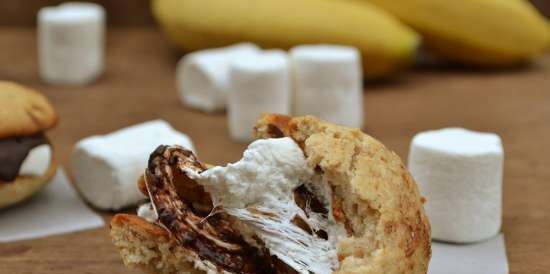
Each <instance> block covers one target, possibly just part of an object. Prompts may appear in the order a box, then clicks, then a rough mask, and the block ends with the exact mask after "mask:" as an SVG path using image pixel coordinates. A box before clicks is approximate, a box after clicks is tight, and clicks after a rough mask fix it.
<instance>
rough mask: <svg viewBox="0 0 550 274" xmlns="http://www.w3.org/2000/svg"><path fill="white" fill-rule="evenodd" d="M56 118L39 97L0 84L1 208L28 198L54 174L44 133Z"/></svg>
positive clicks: (29, 91) (4, 83)
mask: <svg viewBox="0 0 550 274" xmlns="http://www.w3.org/2000/svg"><path fill="white" fill-rule="evenodd" d="M57 119H58V118H57V114H56V112H55V110H54V109H53V107H52V105H51V104H50V102H49V101H48V100H47V99H46V97H44V96H43V95H42V94H40V93H39V92H37V91H34V90H32V89H29V88H26V87H23V86H21V85H18V84H16V83H13V82H7V81H0V208H4V207H7V206H10V205H13V204H16V203H18V202H21V201H23V200H25V199H27V198H29V197H30V196H32V195H33V194H34V193H36V192H37V191H38V190H40V189H41V188H42V187H43V186H44V185H46V184H47V183H48V181H49V180H50V179H51V178H52V177H53V175H54V174H55V170H56V164H55V161H54V158H53V151H52V146H51V144H50V142H49V141H48V139H47V137H46V135H45V133H44V132H45V131H46V130H48V129H50V128H52V127H54V126H55V125H56V123H57Z"/></svg>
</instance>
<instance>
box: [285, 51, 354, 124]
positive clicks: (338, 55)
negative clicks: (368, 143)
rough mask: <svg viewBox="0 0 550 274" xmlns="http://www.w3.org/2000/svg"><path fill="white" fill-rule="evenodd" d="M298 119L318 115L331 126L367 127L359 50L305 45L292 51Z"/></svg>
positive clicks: (295, 112) (295, 104) (294, 108)
mask: <svg viewBox="0 0 550 274" xmlns="http://www.w3.org/2000/svg"><path fill="white" fill-rule="evenodd" d="M290 59H291V62H292V68H293V79H292V81H293V89H294V93H295V94H294V105H293V112H294V115H315V116H317V117H319V118H322V119H324V120H327V121H329V122H333V123H337V124H341V125H346V126H350V127H356V128H361V127H362V126H363V82H362V81H363V78H362V75H363V74H362V68H361V55H360V53H359V51H358V50H357V49H356V48H353V47H347V46H337V45H302V46H297V47H294V48H292V49H291V50H290Z"/></svg>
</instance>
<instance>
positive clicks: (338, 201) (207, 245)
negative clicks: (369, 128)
mask: <svg viewBox="0 0 550 274" xmlns="http://www.w3.org/2000/svg"><path fill="white" fill-rule="evenodd" d="M255 131H256V135H257V136H258V137H260V138H262V139H260V140H257V141H255V142H253V143H252V144H250V145H249V147H248V148H247V150H246V151H245V152H244V155H243V158H242V159H241V160H240V161H238V162H236V163H232V164H228V165H226V166H216V167H209V166H207V165H205V164H204V163H201V162H200V161H199V160H198V159H197V158H196V157H195V155H194V154H193V153H192V152H191V151H189V150H186V149H184V148H182V147H179V146H160V147H158V148H157V149H156V150H155V151H154V152H153V153H152V154H151V156H150V159H149V163H148V168H147V170H146V171H145V174H144V176H143V178H142V179H141V180H140V181H139V182H138V186H139V189H140V190H141V191H142V192H144V194H146V195H147V196H148V197H149V199H150V203H149V204H145V205H143V206H141V207H140V208H139V210H138V212H139V216H135V215H127V214H118V215H116V216H115V217H114V218H113V220H112V222H111V236H112V238H113V242H114V244H115V245H116V246H117V248H118V249H119V251H120V253H121V255H122V258H123V260H124V262H125V264H126V265H128V266H132V267H139V268H142V269H145V270H146V271H149V272H152V273H300V274H310V273H315V274H330V273H426V271H427V266H428V261H429V259H430V255H431V248H430V228H429V224H428V220H427V219H426V216H425V214H424V210H423V208H422V198H421V197H420V195H419V193H418V190H417V188H416V184H415V183H414V181H413V179H412V177H411V176H410V174H409V173H408V171H406V169H405V168H404V166H403V164H402V162H401V160H400V159H399V158H398V157H397V156H396V155H395V154H394V153H393V152H391V151H389V150H388V149H386V148H385V147H384V146H383V145H382V144H380V143H379V142H378V141H376V140H374V139H373V138H371V137H370V136H368V135H366V134H364V133H362V132H361V131H359V130H356V129H351V128H347V127H341V126H336V125H332V124H329V123H326V122H324V121H321V120H318V119H317V118H314V117H310V116H306V117H297V118H290V117H287V116H281V115H275V114H267V115H264V116H263V117H262V118H261V119H260V120H259V121H258V123H257V126H256V128H255Z"/></svg>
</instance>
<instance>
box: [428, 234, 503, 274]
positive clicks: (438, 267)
mask: <svg viewBox="0 0 550 274" xmlns="http://www.w3.org/2000/svg"><path fill="white" fill-rule="evenodd" d="M428 274H508V260H507V259H506V248H505V244H504V237H503V236H502V234H500V235H498V236H496V237H494V238H492V239H489V240H487V241H484V242H481V243H476V244H468V245H462V244H445V243H437V242H433V243H432V260H431V261H430V268H429V271H428Z"/></svg>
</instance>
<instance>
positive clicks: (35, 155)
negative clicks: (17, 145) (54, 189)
mask: <svg viewBox="0 0 550 274" xmlns="http://www.w3.org/2000/svg"><path fill="white" fill-rule="evenodd" d="M51 161H52V148H51V146H50V145H49V144H43V145H39V146H37V147H35V148H33V149H31V151H29V154H28V155H27V157H26V158H25V160H24V161H23V163H22V164H21V167H20V168H19V174H21V175H27V176H42V175H44V174H46V171H48V168H49V167H50V164H51Z"/></svg>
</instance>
